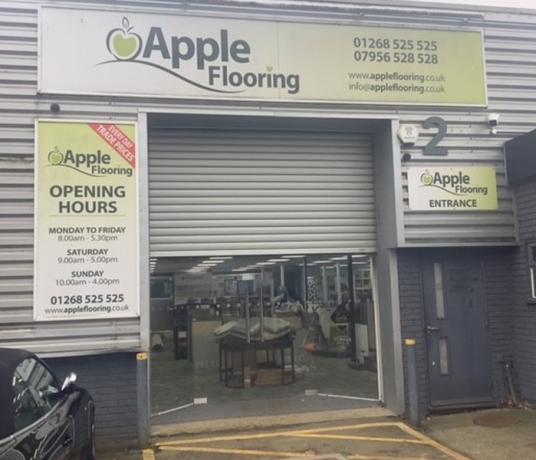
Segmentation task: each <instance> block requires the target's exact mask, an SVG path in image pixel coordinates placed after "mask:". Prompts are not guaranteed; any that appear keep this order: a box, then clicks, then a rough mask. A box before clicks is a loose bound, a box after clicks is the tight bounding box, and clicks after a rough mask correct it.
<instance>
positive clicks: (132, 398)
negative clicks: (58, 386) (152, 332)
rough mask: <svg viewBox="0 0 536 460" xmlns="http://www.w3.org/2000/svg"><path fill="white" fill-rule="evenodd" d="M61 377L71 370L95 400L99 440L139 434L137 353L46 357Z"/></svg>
mask: <svg viewBox="0 0 536 460" xmlns="http://www.w3.org/2000/svg"><path fill="white" fill-rule="evenodd" d="M46 361H47V363H48V364H49V366H50V367H51V368H52V370H54V372H55V373H56V374H57V375H58V377H59V378H60V380H61V381H63V379H64V378H65V376H67V374H69V373H70V372H75V373H76V374H77V376H78V380H77V384H78V385H80V386H81V387H83V388H85V389H86V390H88V391H89V392H90V393H91V396H92V397H93V399H94V400H95V418H96V430H97V442H98V443H99V444H102V443H108V442H110V441H114V442H117V441H127V440H135V439H136V436H137V419H138V417H137V397H136V354H135V353H111V354H106V355H95V356H78V357H72V358H50V359H47V360H46Z"/></svg>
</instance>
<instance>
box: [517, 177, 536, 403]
mask: <svg viewBox="0 0 536 460" xmlns="http://www.w3.org/2000/svg"><path fill="white" fill-rule="evenodd" d="M515 194H516V206H517V219H518V225H519V240H520V247H519V249H518V250H517V251H516V253H515V255H514V265H513V286H514V297H513V305H514V366H515V367H514V371H515V375H516V377H517V384H518V390H519V392H520V394H521V397H522V398H523V399H525V400H526V401H528V402H529V403H532V404H536V304H531V303H530V302H527V300H528V299H529V297H530V295H531V293H530V279H529V268H528V254H527V243H536V182H529V183H525V184H521V185H519V186H517V187H516V189H515Z"/></svg>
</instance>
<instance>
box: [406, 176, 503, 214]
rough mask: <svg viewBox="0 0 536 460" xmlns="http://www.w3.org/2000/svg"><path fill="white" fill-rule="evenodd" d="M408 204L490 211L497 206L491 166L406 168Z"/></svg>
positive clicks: (418, 208)
mask: <svg viewBox="0 0 536 460" xmlns="http://www.w3.org/2000/svg"><path fill="white" fill-rule="evenodd" d="M408 194H409V207H410V209H412V210H416V211H490V210H496V209H497V208H498V202H497V179H496V173H495V168H493V167H491V166H469V167H466V166H460V167H452V168H418V167H410V168H408Z"/></svg>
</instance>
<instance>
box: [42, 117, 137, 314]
mask: <svg viewBox="0 0 536 460" xmlns="http://www.w3.org/2000/svg"><path fill="white" fill-rule="evenodd" d="M36 130H37V142H36V144H37V145H36V185H35V190H36V193H35V248H34V251H35V264H34V272H35V276H34V283H35V286H34V318H35V319H36V320H38V321H39V320H43V321H45V320H46V321H55V320H77V319H100V318H106V319H107V318H121V317H129V316H138V315H139V282H138V280H139V264H138V247H139V228H138V227H139V222H138V173H137V166H138V165H137V158H136V153H137V151H136V125H135V124H134V123H117V124H116V123H110V122H105V123H98V122H88V123H85V122H63V121H45V120H43V121H38V122H37V126H36Z"/></svg>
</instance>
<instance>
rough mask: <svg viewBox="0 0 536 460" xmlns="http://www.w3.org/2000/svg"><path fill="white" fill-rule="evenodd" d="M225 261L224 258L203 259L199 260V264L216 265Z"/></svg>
mask: <svg viewBox="0 0 536 460" xmlns="http://www.w3.org/2000/svg"><path fill="white" fill-rule="evenodd" d="M224 262H225V260H203V262H201V264H203V265H218V264H223V263H224Z"/></svg>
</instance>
